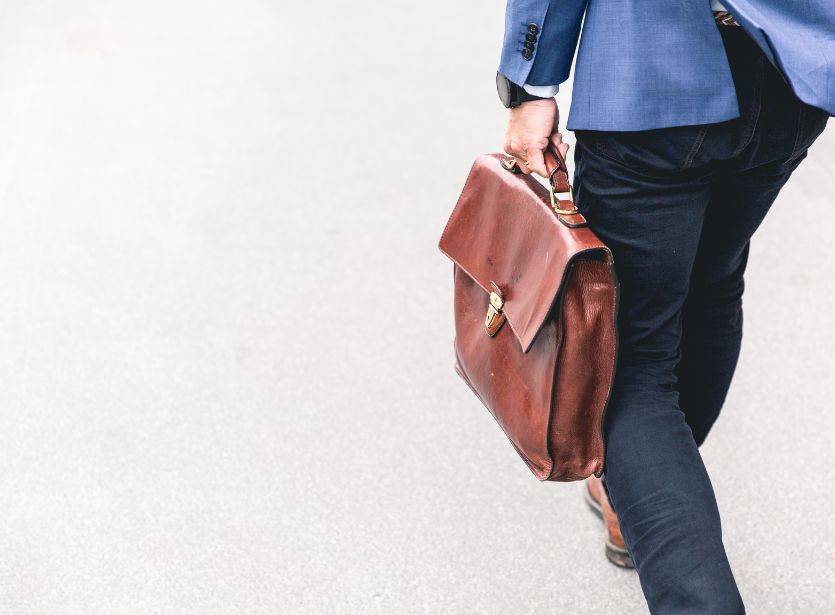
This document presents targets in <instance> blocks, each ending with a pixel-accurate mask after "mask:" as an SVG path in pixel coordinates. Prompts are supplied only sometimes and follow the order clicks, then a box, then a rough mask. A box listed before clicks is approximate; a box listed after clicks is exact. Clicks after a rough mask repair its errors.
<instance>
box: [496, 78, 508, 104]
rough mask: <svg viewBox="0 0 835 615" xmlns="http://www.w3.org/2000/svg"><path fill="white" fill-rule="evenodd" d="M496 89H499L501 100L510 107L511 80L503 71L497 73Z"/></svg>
mask: <svg viewBox="0 0 835 615" xmlns="http://www.w3.org/2000/svg"><path fill="white" fill-rule="evenodd" d="M496 89H497V90H498V91H499V100H501V101H502V104H503V105H504V106H505V107H507V108H510V102H511V100H510V81H508V80H507V77H505V76H504V75H502V74H501V73H496Z"/></svg>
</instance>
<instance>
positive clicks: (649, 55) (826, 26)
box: [499, 0, 835, 130]
mask: <svg viewBox="0 0 835 615" xmlns="http://www.w3.org/2000/svg"><path fill="white" fill-rule="evenodd" d="M722 3H723V4H724V5H725V6H726V7H727V9H728V10H729V11H730V12H731V13H732V14H733V15H734V16H735V17H736V19H737V21H739V23H740V24H742V27H744V28H745V29H746V31H747V32H748V33H749V34H751V35H752V37H753V38H754V39H755V40H756V41H757V43H758V44H759V45H760V47H761V48H762V49H763V51H764V52H765V54H766V55H767V56H768V58H769V59H770V60H771V61H772V62H773V63H774V64H775V65H776V66H777V67H778V68H779V69H780V70H781V71H782V72H783V74H784V75H785V76H786V78H787V80H788V82H789V83H790V84H791V86H792V88H793V89H794V91H795V93H796V94H797V96H798V97H799V98H800V99H801V100H803V101H804V102H807V103H809V104H811V105H814V106H816V107H820V108H822V109H825V110H826V111H828V112H829V113H830V115H832V114H835V0H795V1H791V0H722ZM584 14H585V22H584V23H583V15H584ZM581 23H583V35H582V37H580V24H581ZM531 26H533V27H531ZM578 38H580V46H579V49H578V51H577V66H576V69H575V75H574V89H573V95H572V101H571V109H570V111H569V115H568V123H567V128H569V129H570V130H576V129H591V130H646V129H650V128H665V127H669V126H681V125H687V124H709V123H713V122H722V121H725V120H729V119H733V118H735V117H739V105H738V104H737V100H736V91H735V89H734V83H733V79H732V78H731V72H730V68H729V67H728V59H727V56H726V55H725V49H724V47H723V45H722V38H721V35H720V33H719V30H718V28H717V26H716V24H715V23H714V20H713V12H712V11H711V8H710V1H709V0H508V2H507V12H506V15H505V33H504V43H503V47H502V56H501V62H500V64H499V71H500V72H501V73H502V74H504V75H505V76H506V77H507V78H508V79H510V80H511V81H512V82H514V83H518V84H528V85H555V84H558V83H562V82H563V81H565V80H566V79H567V78H568V75H569V71H570V69H571V62H572V59H573V57H574V49H575V47H576V46H577V39H578Z"/></svg>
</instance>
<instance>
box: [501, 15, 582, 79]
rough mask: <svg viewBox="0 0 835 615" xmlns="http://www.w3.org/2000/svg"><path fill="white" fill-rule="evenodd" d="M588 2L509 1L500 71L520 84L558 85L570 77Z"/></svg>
mask: <svg viewBox="0 0 835 615" xmlns="http://www.w3.org/2000/svg"><path fill="white" fill-rule="evenodd" d="M587 4H588V0H507V8H506V9H505V26H504V42H503V44H502V55H501V61H500V62H499V72H500V73H501V74H503V75H504V76H505V77H507V78H508V79H509V80H510V81H512V82H513V83H516V84H519V85H523V84H527V85H556V84H558V83H562V82H563V81H565V80H566V79H568V75H569V73H570V71H571V62H572V60H573V59H574V50H575V49H576V47H577V39H578V38H579V36H580V24H581V23H582V22H583V14H584V13H585V12H586V5H587ZM526 44H527V47H526V46H525V45H526Z"/></svg>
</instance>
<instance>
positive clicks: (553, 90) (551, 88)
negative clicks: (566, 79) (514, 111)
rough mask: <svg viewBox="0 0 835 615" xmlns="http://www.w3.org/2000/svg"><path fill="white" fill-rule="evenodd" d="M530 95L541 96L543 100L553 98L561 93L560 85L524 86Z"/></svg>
mask: <svg viewBox="0 0 835 615" xmlns="http://www.w3.org/2000/svg"><path fill="white" fill-rule="evenodd" d="M522 87H523V88H524V89H525V91H526V92H527V93H528V94H533V95H534V96H540V97H542V98H553V97H554V96H556V95H557V92H559V91H560V86H559V85H528V84H527V83H526V84H525V85H523V86H522Z"/></svg>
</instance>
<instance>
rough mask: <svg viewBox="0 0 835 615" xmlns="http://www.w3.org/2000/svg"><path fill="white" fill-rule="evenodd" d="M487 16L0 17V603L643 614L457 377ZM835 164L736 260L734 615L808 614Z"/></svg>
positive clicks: (829, 360) (406, 9)
mask: <svg viewBox="0 0 835 615" xmlns="http://www.w3.org/2000/svg"><path fill="white" fill-rule="evenodd" d="M502 11H503V3H501V2H496V3H490V4H485V3H483V2H477V1H475V0H465V1H462V2H456V3H449V2H445V3H441V2H429V3H426V2H424V3H414V2H404V1H403V0H393V1H391V2H386V3H370V2H366V3H360V4H357V3H341V2H333V1H330V2H324V3H316V4H315V5H313V4H311V3H290V2H285V1H284V0H281V1H279V2H275V1H274V0H273V1H269V0H238V1H237V2H234V3H232V2H227V3H214V2H208V3H207V2H198V1H197V0H166V1H165V2H163V1H161V0H146V1H145V2H126V1H123V0H98V1H96V0H77V1H76V2H72V3H67V2H59V1H58V0H26V1H25V2H23V1H17V2H6V3H3V4H2V5H0V288H2V299H0V523H2V525H0V613H2V614H4V615H5V614H10V615H24V614H36V613H37V614H62V615H63V614H80V615H93V614H116V613H119V614H121V613H125V614H128V613H130V614H137V615H140V614H141V615H145V614H150V613H155V614H156V613H160V614H163V613H164V614H176V615H186V614H201V615H203V614H215V613H235V614H238V613H264V614H284V613H288V614H296V613H316V614H318V613H323V614H331V613H334V614H354V613H357V614H360V613H361V614H366V613H368V614H373V613H386V614H394V613H396V614H401V613H428V614H433V615H434V614H455V615H459V614H461V615H470V614H490V615H493V614H495V615H507V614H545V613H549V614H550V613H557V614H569V613H570V614H580V615H584V614H597V613H619V614H621V615H625V614H637V613H644V612H645V606H644V603H643V598H642V595H641V592H640V587H639V585H638V581H637V578H636V576H635V575H634V574H632V573H629V572H625V571H621V570H617V569H615V568H613V567H612V566H610V565H609V564H608V563H607V562H606V561H605V560H604V558H603V543H602V533H601V532H602V530H601V527H600V525H599V524H598V522H597V521H596V519H595V518H594V517H593V516H591V515H590V514H589V513H588V511H587V510H586V509H585V507H584V504H583V503H582V501H581V498H580V493H581V491H580V489H581V486H580V485H579V484H567V485H562V484H540V483H538V482H537V481H536V480H535V479H534V478H533V477H532V475H530V473H529V471H528V470H527V468H526V467H525V466H524V465H523V464H522V462H521V461H520V460H519V459H518V458H517V457H516V453H515V452H514V451H513V450H512V448H511V447H510V445H509V444H508V443H507V441H506V440H505V438H504V436H503V435H502V433H501V431H500V430H499V428H498V427H497V426H496V425H495V424H494V423H493V421H492V419H491V418H490V417H489V416H488V414H487V413H486V411H485V410H484V409H483V408H482V407H481V405H480V404H479V403H478V401H477V400H476V399H475V398H474V397H473V396H472V394H471V393H470V391H469V390H468V389H467V388H466V387H465V386H464V385H463V384H462V383H461V382H460V381H459V380H458V378H457V376H456V375H455V374H454V372H453V370H452V350H451V341H452V334H453V333H452V312H451V290H452V289H451V265H450V263H449V262H447V261H446V260H445V259H444V258H443V256H442V255H441V254H440V253H439V252H438V251H437V249H436V243H437V239H438V237H439V235H440V232H441V230H442V228H443V225H444V223H445V221H446V217H447V215H448V214H449V212H450V210H451V208H452V205H453V204H454V201H455V198H456V196H457V193H458V191H459V190H460V188H461V184H462V182H463V180H464V177H465V175H466V173H467V170H468V168H469V165H470V163H471V161H472V159H473V158H474V157H475V156H476V155H477V154H479V153H482V152H487V151H495V150H497V149H498V148H499V147H500V144H501V141H502V134H503V122H504V112H503V110H502V109H501V108H500V107H499V106H498V103H497V101H496V98H495V93H494V86H493V83H492V80H493V74H494V69H495V65H496V62H497V59H498V51H499V43H500V36H501V28H502ZM569 94H570V88H564V90H563V92H562V93H561V94H560V100H561V101H562V103H563V105H564V106H565V104H566V101H567V100H568V96H569ZM566 108H567V106H566ZM833 160H835V133H833V132H832V130H831V129H830V130H828V131H827V133H825V135H824V136H823V137H822V138H821V139H820V141H819V142H818V143H817V144H816V145H815V146H814V148H813V151H812V152H811V155H810V158H809V160H808V161H806V162H805V163H804V164H803V165H802V166H801V168H800V169H799V171H798V172H797V173H796V176H795V177H794V178H793V180H792V181H791V183H790V185H789V186H788V187H787V188H786V189H785V190H784V192H783V194H782V195H781V197H780V199H779V202H778V203H777V204H776V205H775V208H774V210H773V212H772V214H771V215H770V217H769V219H768V220H767V221H766V223H765V224H764V226H763V227H762V229H761V231H760V232H759V234H758V236H757V238H756V239H755V242H754V245H753V253H752V257H751V264H750V273H749V275H748V290H747V295H746V303H745V306H746V322H745V335H746V337H745V347H744V350H743V356H742V359H741V364H740V367H739V371H738V376H737V378H736V382H735V385H734V388H733V390H732V392H731V394H730V397H729V399H728V402H727V406H726V410H725V414H724V416H723V418H722V419H721V420H720V422H719V423H718V425H717V428H716V430H715V432H714V434H713V435H712V437H711V438H710V441H709V442H708V443H707V444H706V445H705V447H704V449H703V450H704V456H705V459H706V462H707V464H708V466H709V470H710V472H711V475H712V477H713V479H714V484H715V487H716V491H717V494H718V498H719V502H720V507H721V510H722V513H723V520H724V526H723V527H724V532H725V540H726V544H727V547H728V552H729V556H730V559H731V562H732V564H733V567H734V569H735V571H736V574H737V578H738V581H739V584H740V587H741V590H742V592H743V595H744V597H745V598H746V601H747V604H748V607H749V612H750V613H753V614H781V615H782V614H794V613H797V614H809V613H815V614H817V613H825V612H827V609H829V608H831V603H832V596H833V594H834V593H835V586H833V579H835V565H834V564H833V557H832V553H833V548H835V544H833V532H832V524H831V518H832V514H831V511H832V508H833V504H835V502H833V496H832V491H833V469H832V449H833V433H834V432H835V429H834V428H835V414H833V412H832V401H831V400H832V396H833V393H835V382H834V381H833V378H832V377H831V375H832V372H833V369H835V359H833V355H832V352H831V349H832V347H833V345H835V326H833V318H832V314H833V312H835V281H833V276H832V262H833V255H835V245H833V241H832V238H831V232H832V228H833V224H835V208H833V203H834V202H833V195H835V162H833Z"/></svg>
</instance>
